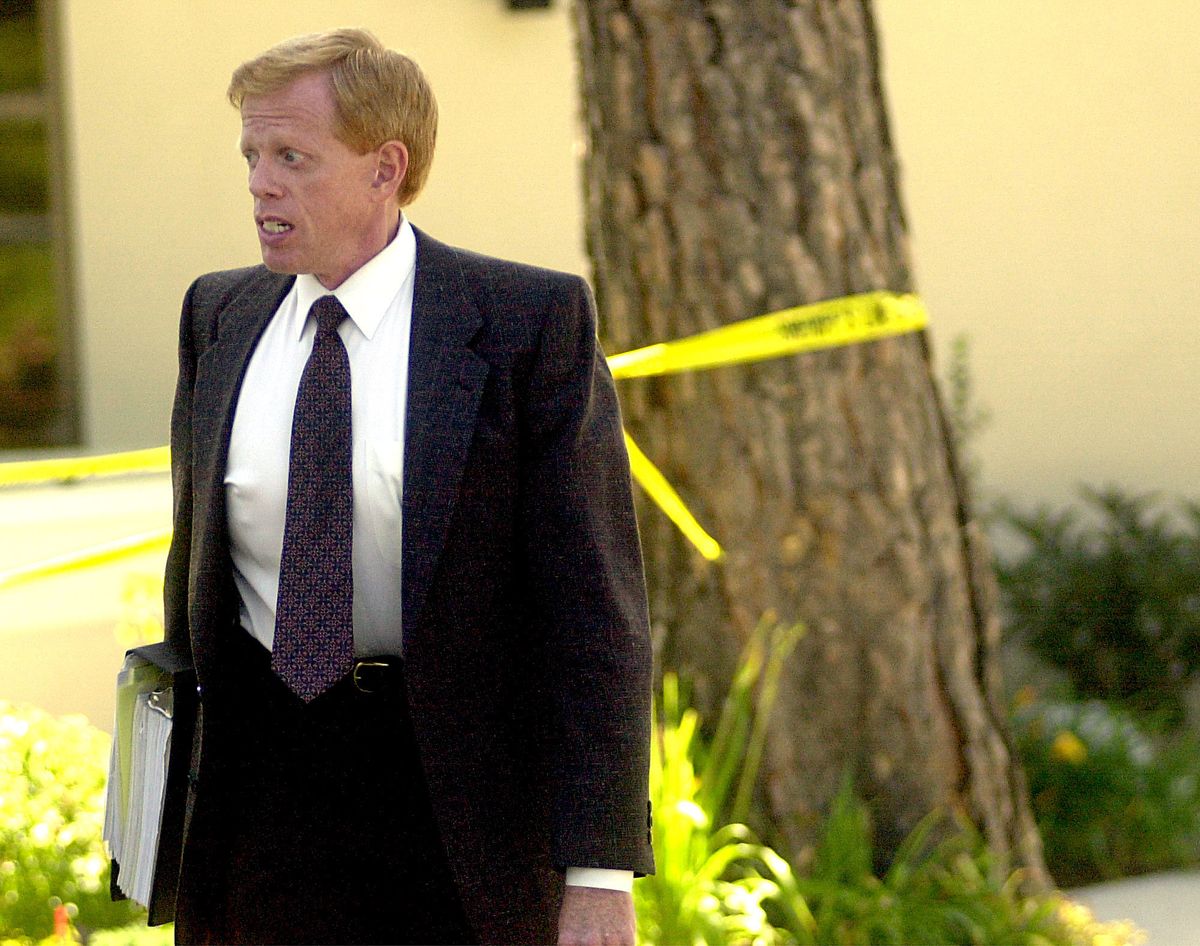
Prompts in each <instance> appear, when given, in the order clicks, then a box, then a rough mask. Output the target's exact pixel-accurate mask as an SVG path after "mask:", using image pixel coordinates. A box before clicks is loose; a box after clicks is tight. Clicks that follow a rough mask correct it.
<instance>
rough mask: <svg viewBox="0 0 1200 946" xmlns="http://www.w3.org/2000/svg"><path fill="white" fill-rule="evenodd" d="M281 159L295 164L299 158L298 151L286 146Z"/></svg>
mask: <svg viewBox="0 0 1200 946" xmlns="http://www.w3.org/2000/svg"><path fill="white" fill-rule="evenodd" d="M283 160H284V161H285V162H286V163H288V164H295V163H296V162H297V161H299V160H300V152H299V151H293V150H292V149H291V148H288V149H287V150H286V151H285V152H283Z"/></svg>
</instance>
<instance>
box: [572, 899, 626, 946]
mask: <svg viewBox="0 0 1200 946" xmlns="http://www.w3.org/2000/svg"><path fill="white" fill-rule="evenodd" d="M636 930H637V926H636V922H635V920H634V914H633V896H632V895H631V894H628V893H625V892H623V891H621V890H602V889H601V888H599V887H573V886H568V887H567V888H566V892H565V893H564V894H563V902H562V910H561V911H560V912H559V914H558V946H633V944H634V940H635V939H636V935H637V934H636Z"/></svg>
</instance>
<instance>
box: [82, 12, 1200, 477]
mask: <svg viewBox="0 0 1200 946" xmlns="http://www.w3.org/2000/svg"><path fill="white" fill-rule="evenodd" d="M60 4H61V5H60V15H61V19H62V26H63V31H64V40H65V47H66V58H67V63H68V67H69V75H68V77H67V78H68V83H69V101H68V110H69V115H70V116H71V128H72V135H71V144H72V156H71V162H72V164H71V166H72V169H73V172H74V175H75V179H74V181H73V185H74V191H75V198H76V207H75V220H76V222H77V234H76V237H77V245H76V260H77V268H78V276H79V279H78V286H79V296H80V306H81V322H82V324H83V325H84V326H85V328H86V333H87V337H86V339H85V345H84V350H85V352H86V359H85V364H84V374H85V384H86V395H87V424H88V429H89V431H90V432H91V442H92V444H93V445H95V446H97V447H106V448H107V447H123V446H134V445H144V444H150V443H155V442H160V441H162V440H163V439H165V436H166V419H167V400H168V398H169V391H170V389H171V386H172V384H173V380H174V371H175V368H174V363H173V358H174V354H173V352H174V334H175V323H176V317H177V311H178V303H179V298H180V296H181V295H182V293H183V291H184V289H185V288H186V286H187V284H188V282H189V281H190V280H191V278H192V277H194V276H195V275H196V274H198V273H200V272H203V271H205V270H208V269H213V268H218V267H223V266H231V265H239V264H242V263H246V262H251V261H254V259H255V258H256V247H255V241H254V236H253V233H252V229H251V225H250V221H249V213H250V202H249V199H248V197H247V196H246V194H245V192H244V187H243V178H242V170H241V165H240V161H239V159H238V156H237V154H236V149H235V139H236V133H237V122H236V118H235V116H234V114H233V113H232V111H231V110H230V109H229V107H228V106H227V105H225V104H224V102H223V101H222V91H223V89H224V85H225V82H226V79H227V77H228V74H229V71H230V69H231V68H232V67H233V66H234V65H236V64H237V63H238V62H240V61H241V60H242V59H244V58H245V57H247V56H249V55H252V54H253V53H255V52H257V51H258V50H260V49H261V48H263V47H265V46H266V45H268V44H270V43H272V42H274V41H276V40H277V39H280V38H282V37H284V36H288V35H291V34H294V33H297V32H302V31H308V30H313V29H320V28H324V27H327V26H332V25H339V24H343V23H361V24H364V25H368V26H370V27H371V28H373V29H375V30H376V31H377V32H378V33H379V34H380V35H381V36H382V37H383V38H384V40H385V41H387V42H388V43H389V44H391V45H394V46H396V47H398V48H402V49H405V50H407V51H409V52H411V53H413V54H414V55H415V56H416V57H417V58H418V59H419V60H420V61H421V62H422V63H423V64H424V65H425V67H426V69H427V71H428V72H429V74H430V76H431V79H432V81H433V82H434V84H435V88H436V89H437V90H438V94H439V97H440V99H441V103H442V115H443V122H442V138H441V143H440V149H439V157H438V161H437V162H436V164H435V167H434V173H433V177H432V180H431V183H430V186H429V190H428V192H427V195H426V196H425V197H423V198H422V199H420V200H419V201H418V202H417V204H416V205H415V206H414V208H413V210H412V217H413V219H414V220H415V221H416V222H417V223H418V224H420V225H424V226H425V227H426V228H428V229H429V230H430V231H431V232H434V233H435V234H437V235H439V236H441V237H442V238H444V239H448V240H451V241H455V242H460V243H464V244H467V245H471V246H474V247H476V248H479V249H483V250H488V251H492V252H496V253H502V254H505V255H509V256H516V257H519V258H523V259H528V260H531V261H535V262H540V263H543V264H547V265H552V266H558V267H561V268H567V269H574V270H580V269H583V268H584V263H583V260H582V252H581V249H580V237H579V233H580V210H579V199H578V190H577V183H576V174H575V168H574V148H575V133H574V128H573V115H574V100H575V80H574V75H573V58H572V57H573V49H572V46H571V41H570V32H569V29H568V24H567V11H566V7H565V2H564V0H557V3H556V9H555V10H554V11H552V12H550V13H532V14H531V13H525V14H520V15H513V14H510V13H507V12H505V11H504V4H503V3H502V2H501V0H379V2H367V0H358V2H342V3H339V4H338V5H337V6H336V10H337V11H338V12H337V13H336V15H332V14H330V13H329V12H327V11H329V10H330V9H334V7H333V5H331V4H329V3H328V2H327V0H288V2H283V0H257V2H254V3H247V2H245V0H168V2H164V0H129V2H126V3H122V4H110V3H107V2H102V0H60ZM115 11H120V12H119V15H117V14H116V12H115ZM877 11H878V16H879V19H880V25H881V32H882V35H883V42H884V46H885V62H886V83H887V87H888V90H889V96H890V100H891V104H892V112H893V116H894V130H895V134H896V138H897V142H898V146H899V151H900V156H901V160H902V162H903V167H904V185H905V190H906V194H907V202H908V206H909V210H910V219H911V223H912V227H913V231H914V238H915V253H916V262H917V274H918V279H919V283H920V286H921V288H922V291H923V292H924V294H925V296H926V298H927V300H928V303H929V306H930V309H931V311H932V315H933V320H934V332H935V337H936V339H937V342H938V345H939V348H941V349H943V350H944V348H945V346H946V344H947V343H948V341H949V340H950V339H951V338H952V337H953V336H954V335H956V334H958V333H961V332H966V333H969V335H970V337H971V340H972V344H973V357H972V362H973V366H974V368H975V374H976V378H977V383H978V394H979V397H980V399H981V400H982V401H983V402H985V403H986V404H987V405H989V406H990V407H991V408H992V410H993V412H994V422H993V425H992V427H991V428H990V429H989V430H988V432H987V433H986V434H985V435H984V436H983V437H982V438H981V440H980V443H979V452H980V455H981V459H982V461H983V467H984V474H985V480H986V482H987V484H988V485H990V486H991V487H993V488H995V489H997V490H1000V491H1003V492H1006V493H1009V494H1013V495H1019V496H1024V497H1027V498H1030V499H1039V498H1042V499H1050V500H1060V499H1063V498H1067V497H1069V496H1070V495H1071V491H1072V488H1073V484H1074V483H1076V482H1078V481H1083V480H1086V481H1089V482H1100V481H1106V480H1115V481H1119V482H1122V483H1125V484H1126V485H1128V486H1130V487H1134V488H1158V489H1162V490H1165V491H1168V492H1177V493H1187V494H1191V495H1196V494H1197V493H1198V492H1200V490H1198V489H1197V487H1196V483H1195V481H1194V479H1193V476H1192V468H1193V467H1194V466H1195V465H1196V463H1197V459H1198V457H1197V454H1198V452H1200V449H1198V448H1200V433H1198V432H1197V427H1196V424H1195V423H1193V418H1192V413H1193V411H1192V409H1191V405H1192V404H1194V403H1196V402H1197V401H1200V380H1198V378H1197V372H1196V370H1195V367H1194V366H1195V365H1197V364H1198V363H1200V333H1198V332H1197V331H1196V328H1195V318H1194V316H1193V314H1192V312H1191V308H1190V305H1189V303H1190V302H1191V301H1192V290H1193V289H1194V288H1195V286H1196V282H1197V275H1198V269H1200V268H1198V267H1197V252H1196V241H1195V239H1194V237H1193V233H1192V230H1193V228H1194V226H1195V225H1196V221H1197V220H1200V213H1198V211H1200V206H1198V204H1200V180H1198V177H1200V162H1197V160H1196V157H1195V143H1196V142H1197V141H1200V109H1198V108H1197V107H1196V102H1197V101H1198V100H1200V81H1198V80H1200V75H1198V70H1200V67H1198V65H1197V63H1198V61H1200V57H1196V56H1195V55H1194V50H1193V49H1192V45H1193V44H1192V42H1191V41H1192V40H1193V39H1194V37H1195V36H1197V35H1200V5H1197V4H1195V3H1193V2H1192V0H1146V2H1143V3H1137V4H1124V3H1107V2H1105V3H1096V2H1094V0H877Z"/></svg>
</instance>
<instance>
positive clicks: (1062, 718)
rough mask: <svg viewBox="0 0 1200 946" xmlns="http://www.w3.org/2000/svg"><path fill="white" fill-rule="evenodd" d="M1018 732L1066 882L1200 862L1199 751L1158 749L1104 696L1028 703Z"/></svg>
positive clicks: (1048, 846) (1050, 846)
mask: <svg viewBox="0 0 1200 946" xmlns="http://www.w3.org/2000/svg"><path fill="white" fill-rule="evenodd" d="M1013 729H1014V734H1015V737H1016V741H1017V747H1018V750H1019V752H1020V755H1021V758H1022V761H1023V763H1024V765H1025V772H1026V775H1027V778H1028V780H1029V790H1030V795H1031V797H1032V801H1033V808H1034V816H1035V817H1036V819H1037V823H1038V827H1039V829H1040V831H1041V834H1042V841H1043V843H1044V846H1045V852H1046V862H1047V864H1048V865H1049V866H1050V869H1051V871H1052V872H1053V874H1054V877H1055V879H1056V880H1057V881H1058V882H1059V883H1061V884H1064V885H1067V886H1076V885H1079V884H1085V883H1092V882H1095V881H1101V880H1110V879H1113V878H1117V877H1126V876H1130V875H1133V874H1140V873H1145V872H1148V871H1154V870H1163V869H1168V868H1178V867H1192V866H1195V865H1196V864H1197V863H1200V748H1198V747H1197V745H1196V743H1195V740H1194V739H1193V738H1188V737H1177V738H1176V739H1174V740H1173V741H1172V742H1171V744H1170V745H1169V747H1167V748H1159V747H1158V746H1157V745H1156V744H1155V742H1154V741H1153V740H1152V739H1151V738H1150V737H1149V736H1147V735H1146V734H1145V733H1144V732H1143V731H1142V730H1141V729H1140V728H1139V727H1138V725H1137V723H1136V722H1135V721H1134V719H1133V718H1132V717H1131V716H1130V715H1129V714H1128V713H1125V712H1122V711H1120V710H1119V709H1114V708H1112V707H1110V706H1108V705H1106V704H1105V703H1103V702H1100V701H1098V700H1097V701H1090V702H1087V703H1082V704H1077V703H1031V704H1029V705H1026V706H1024V707H1023V708H1021V709H1019V710H1018V711H1017V713H1016V714H1015V717H1014V725H1013Z"/></svg>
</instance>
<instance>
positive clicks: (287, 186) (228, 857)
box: [166, 30, 653, 943]
mask: <svg viewBox="0 0 1200 946" xmlns="http://www.w3.org/2000/svg"><path fill="white" fill-rule="evenodd" d="M229 97H230V100H231V102H232V103H233V104H234V106H235V107H237V108H238V109H239V110H240V112H241V118H242V134H241V149H242V153H243V155H244V156H245V159H246V162H247V167H248V173H249V187H250V192H251V194H252V195H253V198H254V219H255V223H256V226H257V229H258V237H259V242H260V244H261V249H262V256H263V262H264V263H265V267H264V266H256V267H252V268H248V269H241V270H233V271H229V272H221V273H213V274H210V275H208V276H204V277H201V278H200V279H198V280H197V281H196V282H195V283H194V284H193V285H192V287H191V289H190V290H189V292H188V294H187V297H186V299H185V302H184V307H183V319H182V326H181V331H180V373H179V384H178V388H177V392H176V399H175V406H174V411H173V415H172V438H171V439H172V459H173V481H174V490H175V538H174V541H173V544H172V547H171V551H170V555H169V558H168V564H167V577H166V620H167V636H168V640H169V641H171V642H173V643H175V644H176V645H178V646H180V647H185V648H186V647H189V646H190V648H191V652H192V655H193V657H194V662H195V666H196V671H197V678H198V680H199V684H200V689H201V722H200V725H199V727H198V729H199V732H200V736H199V739H198V745H197V758H198V764H197V766H196V767H195V772H194V775H193V778H194V785H193V796H192V804H191V808H190V812H191V813H190V819H189V824H188V828H187V836H186V840H185V844H184V853H183V864H182V870H181V876H180V893H179V904H178V911H177V926H176V929H177V937H178V938H179V939H180V941H184V942H187V941H194V942H239V943H248V942H323V943H331V942H389V943H394V942H471V941H479V942H553V941H554V940H555V938H556V937H557V938H558V941H560V942H597V943H599V942H614V943H615V942H632V939H633V909H632V900H631V897H630V894H629V892H628V891H629V887H630V884H631V882H632V877H633V875H634V873H635V872H636V873H645V872H649V871H651V870H652V869H653V861H652V855H651V852H650V848H649V832H648V821H649V818H648V802H647V798H646V793H647V767H648V761H647V759H648V741H649V740H648V736H649V680H650V668H649V662H650V657H649V646H648V624H647V617H646V612H645V592H644V587H643V580H642V573H641V562H640V555H639V550H638V542H637V535H636V530H635V524H634V519H633V513H632V509H631V502H630V485H629V475H628V466H627V458H626V456H625V453H624V447H623V440H622V435H621V427H620V420H619V416H618V410H617V405H616V401H615V396H614V393H613V389H612V383H611V380H610V377H609V375H608V373H607V370H606V367H605V363H604V359H603V357H602V355H601V353H600V351H599V347H598V344H597V342H596V338H595V327H594V315H593V311H592V305H591V299H590V295H589V293H588V291H587V288H586V286H585V285H584V284H583V282H582V281H581V280H579V279H578V278H576V277H571V276H566V275H563V274H559V273H553V272H549V271H546V270H540V269H535V268H533V267H528V266H522V265H518V264H514V263H507V262H502V261H499V260H494V259H489V258H486V257H483V256H479V255H476V254H472V253H468V252H465V251H462V250H457V249H453V248H451V247H448V246H446V245H443V244H441V243H439V242H437V241H436V240H433V239H432V238H430V237H428V236H426V235H425V234H423V233H421V232H420V231H418V230H416V229H415V228H414V227H412V226H411V224H410V223H409V222H408V221H407V220H406V219H405V217H404V215H403V213H402V207H404V206H406V205H407V204H408V203H409V202H411V201H412V200H413V198H414V197H415V196H416V195H417V193H418V192H419V190H420V189H421V186H422V184H423V183H424V181H425V178H426V175H427V173H428V170H429V165H430V160H431V157H432V151H433V144H434V137H435V131H436V122H437V118H436V105H435V104H434V99H433V96H432V94H431V92H430V90H429V88H428V86H427V84H426V82H425V79H424V77H423V76H422V75H421V73H420V70H419V69H418V68H417V66H416V65H415V63H413V62H412V61H411V60H409V59H407V58H406V57H404V56H401V55H399V54H398V53H395V52H392V51H389V50H387V49H385V48H384V47H383V46H382V45H381V44H380V43H379V42H378V40H376V39H375V38H374V37H373V36H372V35H370V34H369V33H366V32H363V31H360V30H337V31H333V32H331V33H327V34H321V35H314V36H306V37H299V38H297V39H294V40H291V41H288V42H285V43H282V44H280V45H279V46H277V47H275V48H273V49H271V50H268V51H267V52H266V53H264V54H262V55H261V56H259V57H257V58H256V59H253V60H251V61H249V62H247V63H245V64H243V65H242V66H241V67H239V68H238V70H237V71H236V72H235V73H234V76H233V80H232V82H231V85H230V88H229ZM564 881H565V886H564Z"/></svg>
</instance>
